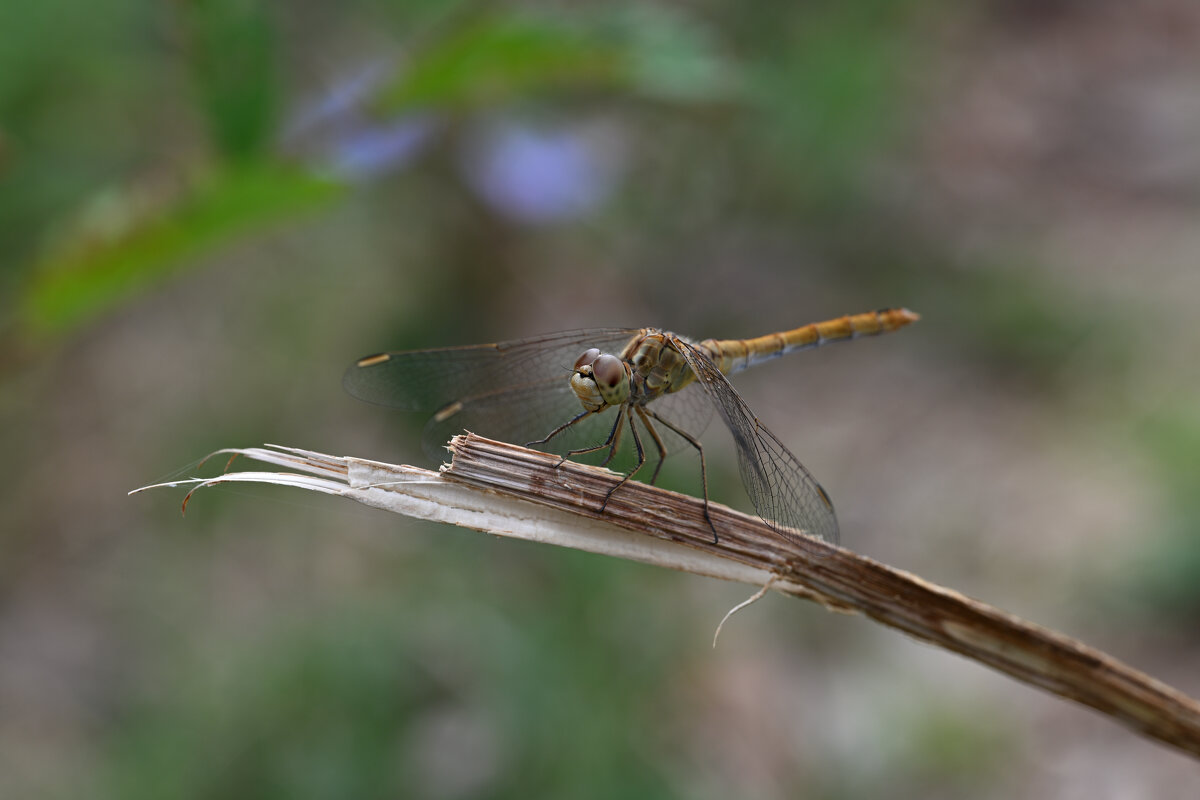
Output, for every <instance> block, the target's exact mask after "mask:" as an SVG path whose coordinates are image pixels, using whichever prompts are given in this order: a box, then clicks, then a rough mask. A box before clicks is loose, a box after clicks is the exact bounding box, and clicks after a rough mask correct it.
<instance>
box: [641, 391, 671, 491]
mask: <svg viewBox="0 0 1200 800" xmlns="http://www.w3.org/2000/svg"><path fill="white" fill-rule="evenodd" d="M633 410H634V411H636V412H637V415H638V417H640V418H641V420H642V424H643V425H645V426H646V432H647V433H649V434H650V438H651V439H653V440H654V446H655V447H657V448H658V464H657V465H656V466H655V467H654V474H653V475H651V476H650V485H651V486H653V485H654V482H655V481H656V480H658V473H659V471H660V470H661V469H662V465H663V461H665V460H666V458H667V446H666V445H665V444H663V440H662V437H661V436H659V435H658V431H656V430H655V429H654V425H652V424H651V423H650V417H649V415H647V413H646V407H645V406H634V409H633Z"/></svg>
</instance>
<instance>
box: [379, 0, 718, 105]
mask: <svg viewBox="0 0 1200 800" xmlns="http://www.w3.org/2000/svg"><path fill="white" fill-rule="evenodd" d="M732 75H733V69H732V67H731V66H730V65H729V64H728V63H727V62H726V61H725V60H724V59H721V58H720V57H718V56H717V55H716V53H715V52H714V49H713V47H712V45H711V43H710V41H709V39H708V37H707V36H706V35H705V33H704V31H703V30H702V29H701V28H700V27H699V26H698V25H695V24H694V23H691V22H689V21H687V20H685V19H684V18H682V17H680V16H677V15H675V14H673V13H670V12H667V11H665V10H663V9H649V8H640V7H631V8H629V9H615V10H614V9H606V10H603V11H602V12H599V13H592V14H578V13H577V14H574V15H572V16H571V17H570V18H569V19H568V18H566V17H558V16H549V15H545V16H536V15H532V14H510V15H504V16H501V15H485V16H483V17H481V18H477V19H474V20H472V21H471V22H470V23H468V24H465V25H462V26H459V27H457V28H456V29H455V30H454V31H453V32H451V33H449V34H447V35H445V36H443V37H441V38H439V39H436V40H434V41H432V42H430V43H428V44H426V46H425V47H424V48H422V49H420V50H419V51H417V52H416V53H415V54H414V55H413V56H412V58H411V59H410V60H409V61H408V62H407V63H405V64H404V66H403V67H402V69H401V71H400V73H399V74H398V75H397V77H396V78H395V80H393V81H392V82H391V83H390V84H388V85H386V86H385V87H384V89H383V90H382V91H381V93H380V96H379V97H378V100H377V107H378V108H379V110H381V111H386V112H395V111H400V110H408V109H414V108H430V107H442V108H460V109H466V108H475V107H481V106H487V105H493V104H498V103H502V102H505V101H511V100H514V99H517V98H528V97H529V96H531V95H536V94H539V93H552V92H556V91H564V90H575V91H578V90H627V91H633V92H635V93H638V94H641V95H644V96H647V97H651V98H655V99H665V100H678V101H698V100H713V99H719V98H722V97H724V96H726V95H727V94H728V93H729V91H730V90H731V87H732V85H733V80H732Z"/></svg>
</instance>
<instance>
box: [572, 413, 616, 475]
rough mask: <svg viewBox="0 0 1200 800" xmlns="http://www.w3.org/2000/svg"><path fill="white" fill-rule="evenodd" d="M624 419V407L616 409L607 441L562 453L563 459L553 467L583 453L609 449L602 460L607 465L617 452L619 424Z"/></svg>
mask: <svg viewBox="0 0 1200 800" xmlns="http://www.w3.org/2000/svg"><path fill="white" fill-rule="evenodd" d="M587 413H593V412H587ZM624 418H625V406H621V407H620V408H618V409H617V421H616V422H614V423H613V426H612V430H611V431H609V433H608V438H607V439H605V440H604V441H603V442H601V443H600V444H598V445H596V446H594V447H580V448H577V449H575V450H568V451H567V452H565V453H563V457H562V458H560V459H559V460H558V463H557V464H555V466H556V467H561V466H562V464H563V462H564V461H566V460H567V459H568V458H570V457H571V456H579V455H583V454H584V453H594V452H596V451H597V450H603V449H604V448H606V447H607V448H609V451H608V458H606V459H604V464H607V463H608V462H609V461H611V460H612V457H613V453H615V452H616V451H617V445H619V444H620V443H621V422H622V420H624ZM604 464H601V465H600V466H604Z"/></svg>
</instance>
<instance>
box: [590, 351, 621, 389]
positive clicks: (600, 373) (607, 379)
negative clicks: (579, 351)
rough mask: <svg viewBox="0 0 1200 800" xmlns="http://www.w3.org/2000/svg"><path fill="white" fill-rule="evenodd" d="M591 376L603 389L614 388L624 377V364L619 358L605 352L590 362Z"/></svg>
mask: <svg viewBox="0 0 1200 800" xmlns="http://www.w3.org/2000/svg"><path fill="white" fill-rule="evenodd" d="M584 355H587V354H586V353H585V354H584ZM592 377H594V378H595V379H596V383H597V384H599V385H600V386H602V387H604V388H605V389H612V388H615V387H616V386H618V385H619V384H620V383H621V380H622V379H623V378H624V377H625V365H624V364H622V363H621V359H619V358H617V357H616V356H610V355H608V354H607V353H605V354H604V355H602V356H599V357H597V358H596V360H595V361H594V362H592Z"/></svg>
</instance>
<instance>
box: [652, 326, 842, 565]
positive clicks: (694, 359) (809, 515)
mask: <svg viewBox="0 0 1200 800" xmlns="http://www.w3.org/2000/svg"><path fill="white" fill-rule="evenodd" d="M672 343H673V344H674V346H675V347H676V348H677V349H678V350H679V352H680V353H682V354H683V357H684V358H685V359H686V360H687V363H688V366H690V367H691V368H692V371H693V372H695V373H696V378H697V382H698V383H699V384H700V385H701V386H702V387H703V388H704V392H705V393H706V394H707V395H708V398H709V399H710V400H711V401H712V404H713V405H714V406H716V409H717V411H718V413H720V415H721V418H722V419H724V420H725V424H726V425H727V426H728V427H729V430H730V432H731V433H732V434H733V441H734V444H735V445H736V447H737V452H738V468H739V471H740V472H741V475H742V483H743V484H745V486H746V493H747V494H748V495H749V496H750V501H751V502H752V503H753V504H754V508H755V510H756V511H757V512H758V515H759V516H760V517H762V518H763V519H764V520H765V521H766V522H768V523H769V524H771V525H772V527H774V528H775V529H776V530H777V531H778V532H779V533H781V534H782V535H785V536H791V535H792V533H791V531H790V530H789V529H792V530H800V531H803V532H804V533H807V534H809V535H811V536H817V537H819V538H821V539H825V540H826V541H829V542H833V543H835V544H836V543H837V541H838V523H837V516H836V515H835V514H834V511H833V503H832V502H831V501H830V500H829V495H828V494H826V493H825V490H824V489H822V488H821V484H819V483H817V480H816V478H814V477H813V476H812V473H810V472H809V471H808V470H807V469H806V468H805V466H804V465H803V464H801V463H800V461H799V459H797V458H796V457H795V456H794V455H792V453H791V451H789V450H788V449H787V448H786V447H784V445H783V442H781V441H779V439H778V437H776V436H775V434H773V433H771V431H769V430H768V429H767V428H766V426H764V425H763V424H762V423H761V422H759V421H758V419H757V418H756V417H755V416H754V414H753V413H751V411H750V408H749V406H747V405H746V401H745V400H743V399H742V397H741V395H739V394H738V393H737V390H736V389H734V388H733V385H732V384H731V383H730V382H729V379H728V378H726V377H725V376H724V375H723V374H722V373H721V371H720V370H719V369H717V366H716V364H714V363H713V362H712V359H711V358H709V356H708V355H707V354H706V353H705V352H704V351H703V350H701V349H700V348H698V347H696V346H695V345H692V344H690V343H688V342H686V341H684V340H682V339H679V338H675V339H674V340H673V342H672Z"/></svg>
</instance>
